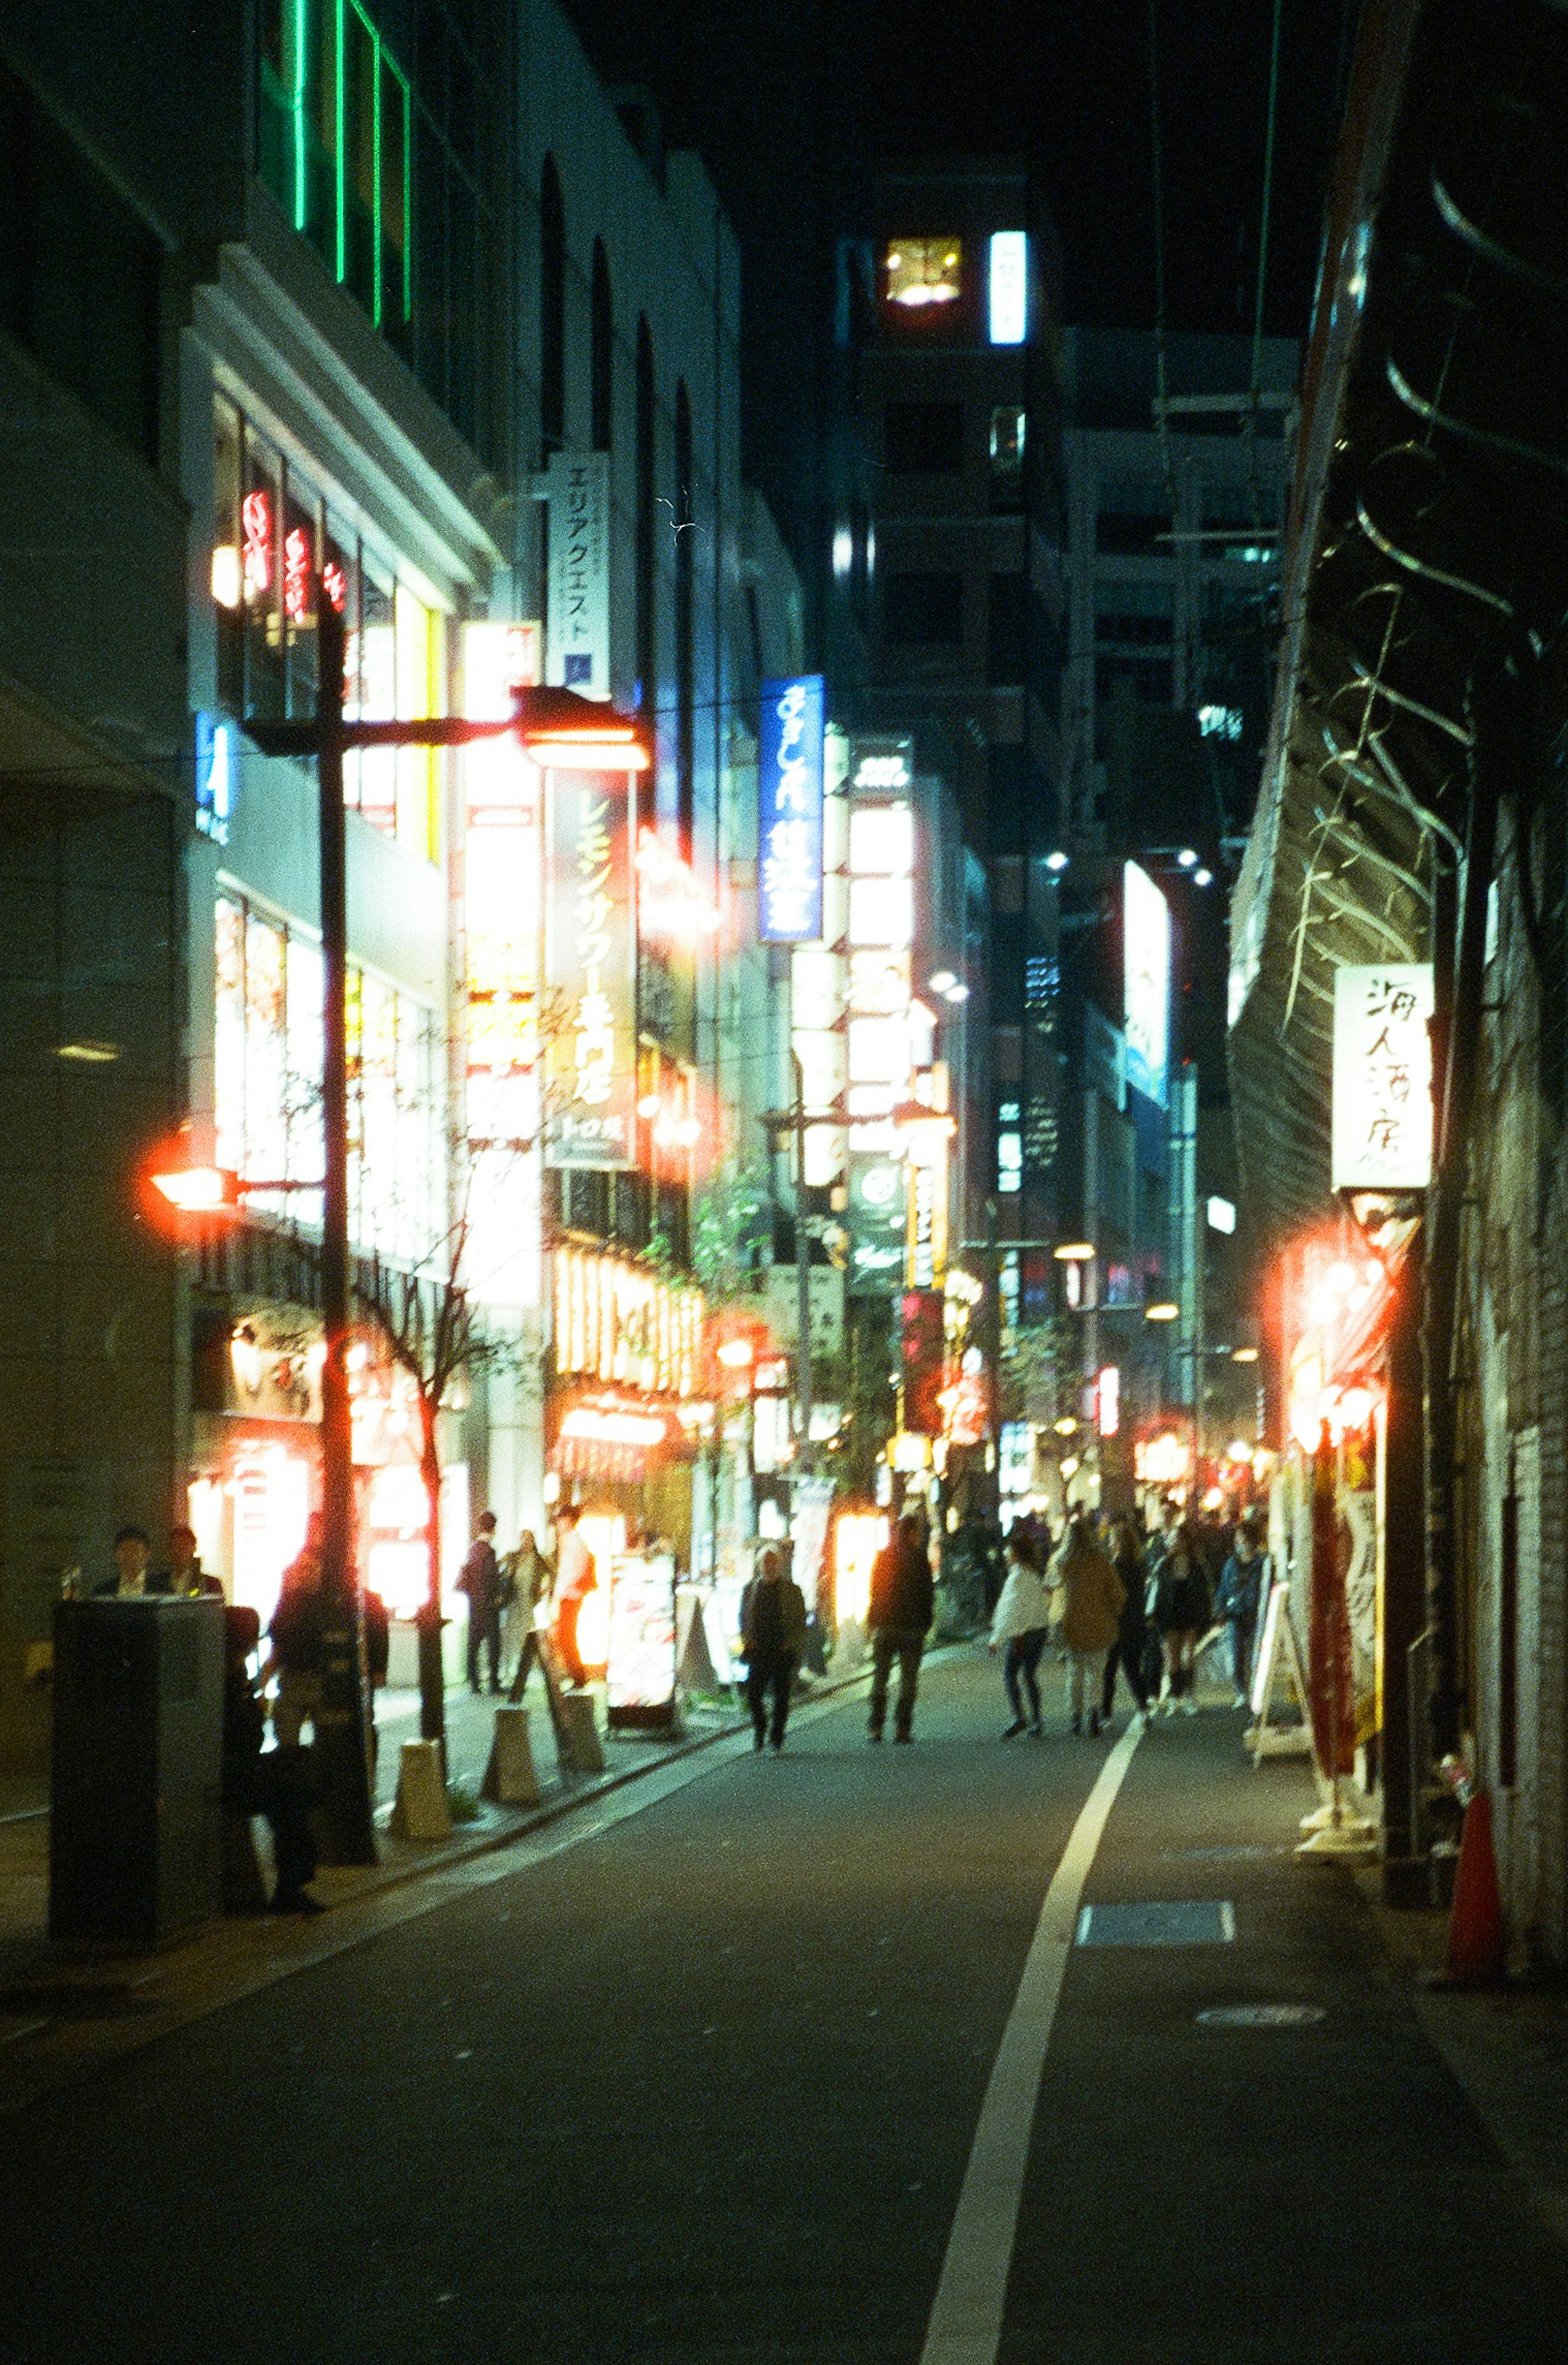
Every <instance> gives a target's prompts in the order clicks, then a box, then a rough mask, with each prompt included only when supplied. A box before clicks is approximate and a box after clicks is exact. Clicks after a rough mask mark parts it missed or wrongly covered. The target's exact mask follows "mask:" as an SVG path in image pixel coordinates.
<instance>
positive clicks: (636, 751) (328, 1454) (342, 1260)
mask: <svg viewBox="0 0 1568 2365" xmlns="http://www.w3.org/2000/svg"><path fill="white" fill-rule="evenodd" d="M316 614H317V682H316V712H315V713H314V715H313V716H312V717H311V718H310V720H309V721H308V722H307V721H300V722H297V723H260V722H248V723H245V725H244V729H245V731H246V734H247V735H248V736H249V737H250V739H251V740H252V743H253V744H254V745H256V746H257V747H258V748H259V749H260V750H261V752H262V754H263V756H294V757H314V758H315V760H316V767H317V785H318V799H317V807H318V810H317V842H318V849H319V900H320V927H321V970H322V1012H321V1015H322V1028H323V1038H324V1039H323V1044H322V1056H321V1131H322V1139H323V1144H324V1159H323V1186H322V1209H321V1261H320V1289H321V1327H322V1330H323V1332H324V1334H325V1341H326V1356H325V1360H324V1362H323V1363H322V1367H321V1574H322V1587H323V1593H324V1596H325V1599H326V1603H327V1608H328V1619H327V1625H326V1631H325V1633H324V1636H323V1669H322V1684H321V1709H320V1713H319V1717H318V1719H317V1728H316V1729H317V1749H318V1752H319V1757H320V1760H321V1765H320V1773H321V1777H322V1782H321V1788H322V1793H323V1806H324V1810H325V1822H326V1830H325V1833H324V1834H323V1836H324V1839H325V1843H326V1844H325V1846H324V1848H323V1851H322V1852H323V1855H324V1856H325V1857H326V1860H327V1861H328V1862H329V1863H337V1864H373V1863H374V1862H375V1827H374V1824H373V1822H372V1820H371V1809H372V1804H373V1801H372V1799H371V1793H370V1761H369V1752H368V1748H367V1745H366V1743H367V1721H366V1720H367V1705H366V1686H365V1682H364V1631H363V1617H362V1603H361V1597H360V1588H359V1585H358V1582H357V1578H356V1575H355V1571H354V1559H353V1417H352V1410H351V1407H350V1402H349V1385H348V1345H349V1138H348V1043H347V1033H346V1015H347V1001H348V907H347V835H346V831H345V827H344V822H343V757H344V756H345V754H346V753H348V752H349V751H350V750H351V749H360V748H369V747H392V748H397V747H463V746H468V745H472V744H473V743H474V742H475V741H478V740H487V739H498V738H504V737H505V736H507V735H508V734H510V733H516V734H518V735H519V736H520V737H521V739H522V741H523V743H524V745H526V746H528V748H529V751H530V753H531V754H532V755H534V757H535V759H536V760H537V761H539V762H540V763H542V764H547V763H548V760H549V754H550V750H551V747H552V745H554V746H555V747H556V748H557V749H559V750H561V751H562V752H565V753H569V754H570V755H571V756H572V757H575V759H576V760H577V761H579V762H580V761H581V760H582V756H583V753H584V751H585V749H586V748H587V747H589V746H593V747H598V746H602V747H603V748H604V749H605V753H606V757H607V759H608V760H609V761H610V762H611V763H613V764H615V765H616V766H618V767H619V766H623V767H624V768H627V769H629V770H632V769H636V770H641V769H644V768H646V766H647V762H648V757H647V754H646V751H645V749H644V745H643V744H642V736H641V734H640V731H639V729H638V726H637V725H636V724H634V723H628V722H626V721H625V720H624V719H623V718H622V716H620V715H618V714H615V713H613V712H611V711H610V710H609V709H607V708H605V707H604V706H602V705H600V704H599V703H598V702H597V701H594V700H592V699H587V698H580V697H578V696H577V694H576V692H574V691H572V690H568V689H532V688H529V689H521V688H520V689H518V690H517V691H516V693H515V695H516V700H517V704H516V709H515V711H514V712H513V713H512V714H511V715H510V716H509V717H508V719H507V720H506V721H505V722H499V723H477V722H470V721H468V720H466V719H465V718H464V717H461V716H456V715H431V716H427V717H424V718H422V719H412V718H411V719H399V720H398V721H396V722H388V723H361V722H353V723H350V722H346V721H345V720H344V716H343V661H344V635H343V626H342V618H341V617H340V616H339V614H338V612H337V610H336V609H335V608H334V607H333V605H332V602H331V600H330V597H329V596H328V593H327V590H326V587H325V585H324V584H323V583H321V582H320V581H319V580H318V582H317V586H316ZM611 750H613V753H611ZM435 1640H436V1642H437V1643H438V1644H439V1633H438V1634H437V1635H436V1637H435Z"/></svg>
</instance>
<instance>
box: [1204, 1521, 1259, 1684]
mask: <svg viewBox="0 0 1568 2365" xmlns="http://www.w3.org/2000/svg"><path fill="white" fill-rule="evenodd" d="M1268 1566H1269V1560H1268V1554H1267V1553H1266V1552H1265V1551H1264V1550H1263V1535H1262V1523H1261V1521H1260V1519H1257V1518H1256V1516H1255V1515H1252V1514H1249V1516H1248V1517H1247V1518H1246V1519H1243V1520H1242V1522H1241V1524H1240V1526H1239V1527H1238V1529H1237V1530H1236V1535H1235V1538H1234V1540H1233V1541H1232V1543H1231V1547H1230V1557H1229V1559H1228V1560H1227V1561H1226V1564H1225V1567H1224V1569H1223V1570H1222V1572H1221V1574H1220V1580H1219V1593H1218V1595H1217V1597H1216V1598H1215V1617H1216V1618H1223V1619H1224V1620H1225V1622H1226V1625H1227V1626H1228V1628H1229V1629H1230V1673H1231V1680H1232V1681H1233V1682H1234V1684H1235V1686H1236V1700H1235V1705H1236V1706H1237V1707H1238V1708H1245V1707H1246V1706H1247V1695H1248V1691H1249V1687H1250V1686H1251V1682H1252V1643H1253V1637H1254V1636H1255V1635H1256V1633H1257V1631H1258V1609H1259V1604H1260V1601H1261V1600H1262V1597H1263V1580H1264V1577H1265V1576H1266V1575H1267V1574H1268Z"/></svg>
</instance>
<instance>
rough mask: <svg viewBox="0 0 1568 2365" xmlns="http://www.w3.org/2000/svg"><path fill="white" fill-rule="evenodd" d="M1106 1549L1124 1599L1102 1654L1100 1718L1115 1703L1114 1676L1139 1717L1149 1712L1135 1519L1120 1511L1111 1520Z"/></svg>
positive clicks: (1142, 1579)
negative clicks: (1119, 1678) (1113, 1633)
mask: <svg viewBox="0 0 1568 2365" xmlns="http://www.w3.org/2000/svg"><path fill="white" fill-rule="evenodd" d="M1105 1549H1106V1551H1107V1552H1109V1553H1110V1555H1111V1560H1112V1563H1113V1564H1114V1568H1115V1571H1116V1575H1117V1576H1118V1577H1119V1578H1120V1579H1121V1583H1122V1590H1123V1592H1124V1594H1125V1595H1126V1599H1125V1600H1124V1601H1123V1603H1122V1614H1121V1617H1120V1619H1119V1620H1117V1623H1116V1639H1115V1641H1114V1642H1113V1643H1112V1645H1111V1648H1110V1650H1109V1651H1108V1652H1107V1653H1106V1656H1105V1680H1104V1683H1103V1686H1102V1687H1101V1692H1100V1715H1101V1718H1102V1720H1104V1719H1106V1718H1108V1717H1109V1716H1110V1713H1111V1710H1112V1709H1113V1707H1114V1704H1115V1698H1116V1675H1117V1671H1118V1669H1119V1670H1120V1673H1121V1676H1122V1679H1123V1681H1124V1682H1125V1683H1126V1687H1127V1689H1128V1691H1130V1692H1131V1694H1132V1696H1133V1705H1134V1707H1135V1708H1136V1709H1137V1712H1138V1714H1139V1715H1140V1716H1147V1714H1148V1685H1147V1684H1146V1683H1145V1681H1144V1652H1145V1650H1146V1648H1147V1646H1148V1625H1147V1621H1146V1620H1145V1618H1144V1609H1143V1599H1144V1584H1145V1571H1144V1558H1143V1552H1142V1548H1141V1547H1140V1545H1139V1543H1138V1538H1137V1526H1136V1525H1135V1523H1134V1521H1133V1520H1132V1519H1129V1518H1128V1517H1126V1514H1125V1513H1124V1514H1121V1515H1119V1516H1118V1517H1117V1518H1115V1519H1113V1520H1112V1522H1111V1532H1110V1534H1109V1536H1108V1537H1107V1539H1106V1544H1105Z"/></svg>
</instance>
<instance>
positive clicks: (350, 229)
mask: <svg viewBox="0 0 1568 2365" xmlns="http://www.w3.org/2000/svg"><path fill="white" fill-rule="evenodd" d="M341 54H342V73H343V84H342V126H343V166H344V169H343V172H342V177H341V179H340V182H339V188H338V203H339V206H340V207H341V214H340V224H341V227H340V230H339V240H340V250H339V260H338V276H339V278H340V279H341V280H342V281H343V283H344V284H345V286H348V287H349V288H350V289H352V291H353V294H354V295H355V296H357V297H358V298H359V300H360V302H361V303H362V304H363V305H364V308H365V310H366V311H367V312H368V313H369V314H370V315H371V317H372V319H374V318H375V310H376V289H377V275H376V204H375V189H376V158H375V151H376V140H375V102H376V61H375V34H374V33H373V32H372V30H371V28H370V26H369V25H368V23H367V22H366V21H365V19H364V17H362V16H361V14H360V12H359V10H358V9H357V8H356V7H354V6H353V0H350V5H349V6H347V7H345V8H344V10H343V17H342V52H341Z"/></svg>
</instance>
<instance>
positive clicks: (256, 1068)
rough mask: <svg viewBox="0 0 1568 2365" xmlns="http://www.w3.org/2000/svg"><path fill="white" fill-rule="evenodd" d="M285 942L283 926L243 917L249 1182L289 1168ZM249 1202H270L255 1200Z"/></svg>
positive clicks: (249, 914)
mask: <svg viewBox="0 0 1568 2365" xmlns="http://www.w3.org/2000/svg"><path fill="white" fill-rule="evenodd" d="M285 942H286V939H285V936H284V931H283V930H282V928H280V927H278V926H276V925H274V923H273V922H272V921H270V920H264V919H263V918H262V917H261V916H260V915H259V913H255V912H247V913H246V915H245V1159H244V1165H243V1167H242V1168H241V1171H242V1172H243V1173H244V1174H246V1175H247V1176H248V1177H249V1178H250V1179H251V1180H252V1181H254V1182H262V1181H271V1180H272V1179H273V1178H274V1176H281V1175H282V1174H284V1173H285V1171H286V1169H287V1165H288V1092H287V1079H288V1034H287V1023H286V1012H287V1002H286V969H285V953H284V947H285ZM254 1204H255V1205H258V1206H268V1205H274V1203H273V1202H272V1201H270V1200H268V1199H265V1198H258V1199H257V1200H256V1201H255V1202H254ZM275 1205H277V1206H281V1205H283V1202H282V1201H281V1200H279V1201H277V1202H276V1203H275Z"/></svg>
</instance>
